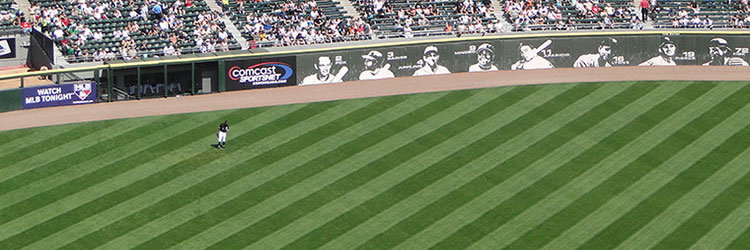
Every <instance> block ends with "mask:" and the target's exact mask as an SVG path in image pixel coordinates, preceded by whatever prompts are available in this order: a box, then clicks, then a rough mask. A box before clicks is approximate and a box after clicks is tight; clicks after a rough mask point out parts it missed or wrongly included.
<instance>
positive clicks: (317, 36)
mask: <svg viewBox="0 0 750 250" xmlns="http://www.w3.org/2000/svg"><path fill="white" fill-rule="evenodd" d="M223 8H224V13H225V14H226V15H227V16H229V17H230V19H231V20H232V21H233V23H234V25H235V26H236V27H237V29H238V30H240V31H241V32H242V35H243V37H245V38H246V39H247V40H248V41H249V43H251V47H254V46H258V47H263V46H290V45H302V44H312V43H327V42H341V41H351V40H362V39H370V38H371V37H370V35H369V33H370V32H369V29H370V28H369V25H367V24H366V23H364V22H362V21H361V20H358V19H356V18H353V17H351V16H348V15H346V12H345V11H344V10H343V7H341V6H340V4H339V2H338V1H332V0H318V1H315V0H313V1H300V0H293V1H282V0H268V1H266V0H264V1H244V0H239V1H238V0H229V1H227V4H226V6H223Z"/></svg>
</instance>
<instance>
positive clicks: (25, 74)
mask: <svg viewBox="0 0 750 250" xmlns="http://www.w3.org/2000/svg"><path fill="white" fill-rule="evenodd" d="M647 34H664V35H680V34H716V35H721V34H733V35H742V34H746V35H750V31H739V30H651V31H609V32H596V31H588V32H560V33H524V34H499V35H488V36H473V37H450V38H438V39H427V40H415V41H400V42H383V43H377V44H362V45H350V46H339V47H333V48H314V49H291V50H285V51H273V52H259V53H252V52H239V53H235V54H227V55H216V56H206V57H191V58H174V59H163V60H154V61H146V62H124V63H113V64H103V65H97V66H86V67H75V68H67V69H53V70H47V71H32V72H23V73H16V74H8V75H1V76H0V80H3V79H12V78H20V77H32V76H40V75H52V74H58V73H70V72H82V71H90V70H98V69H123V68H135V67H146V66H156V65H171V64H183V63H191V62H205V61H217V60H225V59H240V58H253V57H264V56H276V55H289V54H305V53H314V52H321V51H336V50H346V49H362V48H379V47H387V46H404V45H415V44H425V43H432V44H434V43H446V42H458V41H473V40H488V39H514V38H538V37H570V36H610V35H647Z"/></svg>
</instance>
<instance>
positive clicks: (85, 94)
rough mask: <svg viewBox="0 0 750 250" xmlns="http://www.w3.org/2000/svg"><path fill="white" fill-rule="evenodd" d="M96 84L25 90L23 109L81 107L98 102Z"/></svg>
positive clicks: (85, 83) (88, 83)
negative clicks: (64, 106) (81, 105)
mask: <svg viewBox="0 0 750 250" xmlns="http://www.w3.org/2000/svg"><path fill="white" fill-rule="evenodd" d="M96 93H97V92H96V83H94V82H82V83H71V84H61V85H47V86H38V87H29V88H24V89H23V108H24V109H32V108H42V107H53V106H63V105H79V104H89V103H94V102H96Z"/></svg>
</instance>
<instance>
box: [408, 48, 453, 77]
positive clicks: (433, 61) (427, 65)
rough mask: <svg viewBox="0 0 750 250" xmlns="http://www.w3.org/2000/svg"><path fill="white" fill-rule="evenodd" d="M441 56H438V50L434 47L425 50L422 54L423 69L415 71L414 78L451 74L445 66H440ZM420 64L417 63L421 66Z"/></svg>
mask: <svg viewBox="0 0 750 250" xmlns="http://www.w3.org/2000/svg"><path fill="white" fill-rule="evenodd" d="M439 63H440V54H438V48H437V47H436V46H434V45H430V46H427V47H425V48H424V52H423V53H422V60H421V64H422V67H420V68H419V69H417V70H416V71H414V74H413V75H414V76H426V75H441V74H450V73H451V71H450V70H448V68H446V67H445V66H443V65H440V64H439ZM419 64H420V62H417V65H419Z"/></svg>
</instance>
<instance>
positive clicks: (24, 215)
mask: <svg viewBox="0 0 750 250" xmlns="http://www.w3.org/2000/svg"><path fill="white" fill-rule="evenodd" d="M235 112H237V111H235ZM195 126H196V125H195V124H190V125H189V126H188V127H185V128H186V129H193V128H195ZM214 126H216V125H214ZM183 135H184V134H183ZM185 137H187V136H185ZM188 138H189V137H188ZM148 139H149V140H150V141H151V142H152V143H151V144H149V145H148V147H147V148H150V149H154V148H155V147H156V146H155V144H157V145H161V144H159V143H164V142H165V141H169V140H174V139H175V137H174V136H173V135H169V134H167V135H161V134H160V135H154V136H150V137H148ZM154 139H156V140H154ZM191 140H192V138H191ZM164 145H166V144H164ZM180 145H181V144H180ZM138 150H140V151H138V152H137V153H135V154H133V155H131V156H129V157H126V158H123V159H121V160H118V161H115V162H111V163H110V164H108V165H106V166H103V167H101V169H98V170H96V171H94V172H91V173H89V174H86V175H83V176H80V177H78V178H75V179H72V180H70V181H68V182H65V183H64V184H62V185H59V186H57V187H55V188H53V189H49V190H48V191H45V192H42V193H39V194H37V195H34V196H32V197H26V198H25V199H23V200H21V201H20V202H17V203H15V204H13V205H11V206H8V207H5V208H3V209H2V210H0V212H1V213H0V219H2V220H3V221H4V222H5V223H3V226H2V227H0V240H6V239H7V237H10V235H12V234H14V233H18V232H21V231H24V230H27V229H29V228H31V227H32V226H34V225H37V224H39V223H42V222H44V221H46V220H49V219H52V218H54V217H56V216H59V215H61V214H63V213H64V212H67V211H68V210H69V209H73V208H75V207H77V206H78V205H80V204H82V203H85V202H88V201H91V200H94V199H96V198H99V197H101V196H104V195H105V194H107V193H109V192H111V190H112V189H109V190H107V189H101V187H99V188H94V187H95V186H97V185H105V186H106V185H112V184H119V183H118V182H116V181H112V180H117V179H120V178H121V177H120V176H119V175H122V174H125V175H133V171H132V170H133V169H140V170H139V171H136V172H137V173H135V175H137V176H136V178H137V179H142V178H145V177H146V176H148V175H150V173H155V172H157V171H159V170H161V169H160V168H139V166H138V165H140V164H141V163H142V162H139V161H142V160H144V159H151V157H153V158H157V157H158V156H159V155H158V152H153V151H151V152H150V153H147V152H146V151H147V150H144V149H143V148H140V149H138ZM144 154H145V155H144ZM133 162H134V163H133ZM131 163H132V164H131ZM149 171H152V172H149ZM137 179H136V180H137ZM123 186H124V185H123ZM120 187H121V186H118V188H120ZM82 191H83V192H82ZM83 193H85V195H82V194H83ZM61 208H67V209H61Z"/></svg>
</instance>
